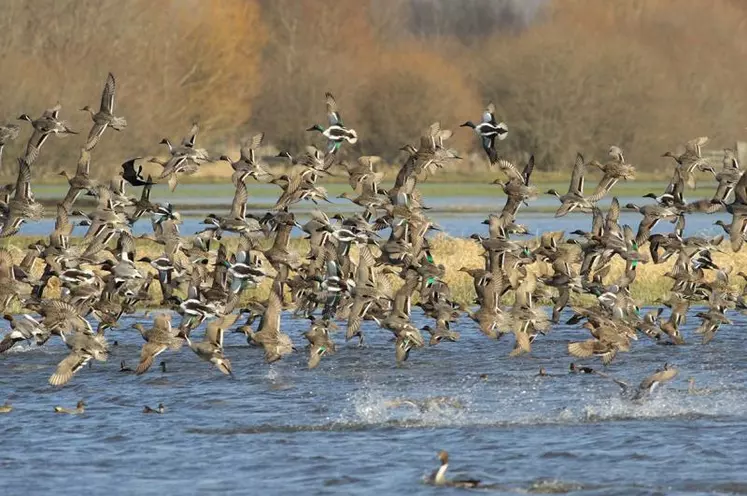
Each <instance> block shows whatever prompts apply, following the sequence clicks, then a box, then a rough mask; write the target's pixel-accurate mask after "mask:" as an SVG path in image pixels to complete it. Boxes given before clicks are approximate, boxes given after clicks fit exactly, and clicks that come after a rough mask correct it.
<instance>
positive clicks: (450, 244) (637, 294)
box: [5, 235, 747, 305]
mask: <svg viewBox="0 0 747 496" xmlns="http://www.w3.org/2000/svg"><path fill="white" fill-rule="evenodd" d="M36 239H38V238H33V237H24V236H16V237H13V238H11V239H9V240H6V242H5V246H7V247H8V249H9V250H10V251H11V253H12V254H13V256H14V259H15V260H16V261H20V260H21V258H22V257H23V254H24V251H25V249H26V247H27V246H28V245H29V244H30V243H31V242H33V241H35V240H36ZM78 241H79V239H74V240H73V241H72V243H73V244H75V243H76V242H78ZM223 242H224V243H226V244H227V247H228V249H229V252H231V251H232V250H235V248H236V242H237V239H236V238H235V237H233V238H231V237H227V238H224V240H223ZM270 244H271V240H266V241H265V242H264V243H263V248H266V247H269V245H270ZM431 247H432V250H431V251H432V253H433V256H434V258H435V261H436V263H442V264H444V266H445V267H446V276H445V280H446V282H447V283H448V284H449V286H450V287H451V289H452V292H453V295H454V298H455V299H456V300H457V301H459V302H461V303H470V302H472V301H473V299H474V297H475V294H474V288H473V285H472V280H471V278H470V277H468V276H467V275H466V274H465V273H463V272H460V271H459V269H460V268H461V267H469V268H475V267H482V266H483V257H482V253H483V249H482V247H481V246H480V245H479V244H478V243H477V242H475V241H473V240H469V239H462V238H452V237H448V236H443V235H440V236H436V237H434V238H433V239H432V243H431ZM723 249H724V251H725V253H715V254H714V261H715V262H716V263H717V264H718V265H719V266H721V267H730V266H731V267H734V268H735V272H736V271H738V270H741V267H744V266H747V250H746V249H743V250H742V251H740V252H739V253H736V254H735V253H731V251H730V248H729V247H728V246H726V245H724V246H723ZM137 250H138V252H137V255H138V258H140V257H143V256H149V257H151V258H153V257H157V256H159V255H161V254H162V253H163V248H162V247H161V246H160V245H158V244H156V243H153V242H150V241H147V240H138V241H137ZM291 250H293V251H295V252H297V253H299V254H300V255H301V257H303V256H304V255H305V254H306V253H307V251H308V243H307V242H306V241H305V240H302V239H292V240H291ZM642 250H645V251H647V250H648V245H644V246H643V248H642ZM353 256H354V257H357V252H356V250H355V249H354V250H353ZM354 259H355V258H354ZM672 264H673V262H671V261H670V262H667V263H664V264H660V265H654V264H653V263H648V264H642V265H641V266H639V268H638V271H637V278H636V281H635V283H634V284H633V285H632V287H631V290H632V295H633V297H634V298H635V299H636V300H637V301H639V302H640V303H641V304H643V305H650V304H655V303H657V302H658V301H660V300H662V299H666V298H667V297H668V295H669V291H670V290H671V287H672V280H671V279H670V278H668V277H666V276H665V274H666V273H667V272H668V271H669V270H670V269H671V268H672ZM41 269H42V267H41V263H40V262H37V264H36V265H35V270H34V275H35V276H39V275H41ZM141 269H143V270H146V271H151V272H154V271H153V269H152V268H150V266H149V265H148V264H145V263H143V264H141ZM623 269H624V264H623V263H622V261H621V260H620V259H619V258H615V261H614V263H613V266H612V270H611V272H610V276H609V279H608V281H610V282H611V281H613V280H614V279H616V278H617V277H618V276H620V275H621V274H622V272H623ZM530 270H531V271H533V272H534V273H536V274H537V275H540V276H542V275H550V274H551V268H550V266H549V265H547V264H544V263H536V264H534V265H532V266H531V267H530ZM710 276H711V277H712V276H713V274H710ZM732 284H733V285H734V287H735V289H737V288H741V287H742V286H743V282H742V280H741V278H738V277H734V278H733V280H732ZM269 285H270V280H269V279H266V280H265V281H264V282H263V283H262V284H260V286H259V287H257V288H255V289H251V290H249V291H247V295H246V297H247V298H260V299H263V298H266V296H267V294H268V291H269ZM59 289H60V286H59V281H57V279H56V278H53V279H52V280H51V281H50V284H49V286H48V288H47V292H46V293H45V295H46V296H49V297H56V296H58V295H59ZM151 296H152V301H151V302H150V303H149V305H154V304H156V303H157V302H158V301H160V298H161V294H160V289H159V288H158V285H157V284H154V285H152V287H151ZM589 301H591V300H590V299H589V297H576V299H575V300H574V301H573V303H574V304H584V303H588V302H589Z"/></svg>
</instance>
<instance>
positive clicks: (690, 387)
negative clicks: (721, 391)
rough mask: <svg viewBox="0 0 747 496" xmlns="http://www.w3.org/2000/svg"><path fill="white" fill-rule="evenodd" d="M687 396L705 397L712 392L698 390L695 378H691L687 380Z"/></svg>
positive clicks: (702, 389)
mask: <svg viewBox="0 0 747 496" xmlns="http://www.w3.org/2000/svg"><path fill="white" fill-rule="evenodd" d="M687 394H689V395H690V396H705V395H708V394H711V390H710V389H708V388H698V387H696V386H695V377H690V378H689V379H688V380H687Z"/></svg>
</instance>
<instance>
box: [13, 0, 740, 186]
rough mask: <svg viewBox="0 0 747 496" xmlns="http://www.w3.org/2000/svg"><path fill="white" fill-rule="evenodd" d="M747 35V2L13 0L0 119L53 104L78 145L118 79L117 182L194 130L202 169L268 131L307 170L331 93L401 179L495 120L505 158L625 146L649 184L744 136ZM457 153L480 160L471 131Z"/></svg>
mask: <svg viewBox="0 0 747 496" xmlns="http://www.w3.org/2000/svg"><path fill="white" fill-rule="evenodd" d="M746 28H747V5H745V3H744V2H741V1H738V0H713V1H712V2H708V3H707V4H705V3H703V2H702V1H700V0H609V1H605V2H599V1H597V0H461V1H459V2H453V1H450V0H386V1H380V0H367V1H361V2H352V1H339V0H155V1H154V0H6V1H5V2H4V4H3V16H1V17H0V59H1V61H0V67H1V68H2V77H0V119H2V120H3V121H13V120H14V119H15V118H16V117H17V116H18V115H20V114H21V113H23V112H27V113H30V114H31V115H33V116H37V115H39V114H40V113H41V111H42V110H43V109H45V108H47V107H51V106H52V105H54V104H55V103H56V102H57V101H60V102H61V103H62V104H63V113H62V116H63V117H64V118H65V119H67V120H68V121H69V122H70V125H71V127H73V128H74V129H76V130H78V131H80V132H81V133H86V132H87V130H88V127H89V126H90V120H89V117H88V115H87V114H85V113H83V112H79V111H78V109H79V108H81V107H82V106H84V105H86V104H90V105H92V106H93V105H98V99H99V95H100V91H101V88H102V86H103V83H104V80H105V77H106V73H107V72H109V71H112V72H113V73H114V74H115V75H116V77H117V85H118V87H117V102H116V104H117V113H118V115H123V116H125V117H126V118H127V120H128V122H129V124H130V126H129V127H128V128H127V129H126V130H125V131H124V132H122V133H113V134H110V135H109V138H108V139H105V140H103V142H102V144H101V145H100V147H99V148H97V150H96V151H97V153H96V156H95V157H94V159H95V164H94V168H93V170H95V171H96V173H97V174H99V175H100V176H107V175H111V174H113V173H114V172H115V171H116V168H117V167H118V165H119V163H121V161H122V160H123V159H125V158H127V157H131V156H135V155H146V154H153V153H157V152H158V151H159V147H158V145H157V143H158V141H160V139H161V138H162V137H164V136H169V137H172V138H175V139H176V138H178V137H180V136H181V135H182V134H183V133H184V132H186V131H187V130H188V128H189V125H190V123H191V122H192V120H194V119H198V120H199V121H200V123H201V124H202V129H203V132H202V134H201V136H200V141H201V143H202V144H203V145H205V146H206V147H208V149H211V147H213V148H217V149H218V150H219V151H221V152H222V151H225V150H228V149H230V148H232V147H235V146H236V144H237V143H238V141H239V140H240V138H241V137H243V136H246V135H249V134H250V133H252V132H256V131H264V132H265V133H266V137H267V141H268V142H269V143H271V144H273V145H274V146H276V147H277V148H281V149H288V150H290V151H291V152H294V151H297V150H298V149H300V148H301V147H302V146H303V145H304V144H306V143H308V142H309V141H310V140H311V136H310V135H309V134H308V133H305V132H304V129H305V128H307V127H309V125H310V124H312V123H314V122H321V121H322V119H323V118H324V92H325V91H331V92H333V93H334V94H335V96H336V98H337V101H338V103H339V104H340V108H341V112H342V115H343V117H344V119H345V122H346V124H348V125H349V126H351V127H354V128H355V129H356V130H357V131H358V132H359V135H360V136H361V137H362V139H361V140H360V142H359V144H358V145H356V149H355V150H354V152H355V153H363V154H377V155H381V156H383V157H384V158H385V159H387V160H390V161H394V160H396V159H397V158H398V157H399V155H398V149H399V148H400V147H401V146H402V145H403V144H405V143H408V142H415V141H416V140H417V138H418V135H419V132H420V130H421V129H422V128H424V127H425V126H426V125H427V124H429V123H430V122H432V121H434V120H440V121H441V122H442V123H443V124H444V125H445V126H449V127H452V128H454V127H456V126H457V125H458V124H460V123H462V122H464V121H465V120H467V119H472V120H475V119H477V118H479V115H480V111H481V109H482V108H483V106H484V105H485V104H486V103H487V102H488V101H491V100H492V101H493V102H494V103H495V104H496V106H497V108H498V114H499V116H500V118H501V119H503V120H504V121H505V122H507V123H508V125H509V129H510V134H509V138H508V139H507V140H506V141H504V142H502V143H501V147H502V149H503V151H504V152H505V155H507V156H509V157H512V158H516V159H520V158H521V156H522V154H523V153H527V152H531V153H535V155H536V156H537V158H538V163H539V166H540V167H542V168H544V169H565V168H568V167H570V164H571V163H572V160H573V157H574V155H575V152H576V151H577V150H581V151H584V152H585V153H587V154H589V155H596V156H599V155H601V154H603V153H604V152H605V150H606V148H607V147H608V146H609V145H610V144H612V143H615V144H619V145H621V146H622V147H623V148H624V149H625V150H627V152H628V153H627V155H626V157H627V158H628V159H629V160H630V161H631V162H632V163H634V164H635V165H636V166H637V167H639V168H640V169H642V170H646V169H649V170H651V169H653V168H655V167H656V166H657V165H660V164H661V162H659V161H658V160H657V158H656V157H657V156H658V155H660V154H661V153H662V152H664V151H665V150H668V149H673V148H675V147H676V146H677V144H678V143H680V142H681V141H683V140H685V139H688V138H692V137H694V136H700V135H708V136H710V137H711V138H712V141H713V143H714V146H727V145H730V144H731V143H733V142H734V140H736V139H739V138H742V137H744V136H745V134H746V133H747V131H745V125H747V108H746V107H747V85H745V84H744V80H745V75H746V74H745V73H746V72H747V68H745V67H746V66H745V64H744V60H745V55H746V54H747V53H746V52H747V37H745V36H743V35H741V33H744V32H747V31H746ZM29 132H30V131H29V129H25V132H24V134H23V135H22V136H21V138H20V139H19V143H16V144H15V145H14V146H13V147H10V148H9V149H7V150H6V153H8V154H9V156H12V155H13V154H15V153H17V152H18V150H20V148H21V146H22V143H21V141H23V140H24V139H25V138H26V137H27V135H28V133H29ZM456 145H457V147H458V148H460V150H463V151H464V152H465V153H466V152H468V151H470V150H474V148H475V147H476V146H477V142H476V140H474V138H473V136H472V135H471V134H470V133H469V132H468V130H466V129H463V130H462V132H458V133H457V139H456ZM79 146H80V139H76V138H67V139H65V140H56V139H55V140H54V141H53V142H52V143H50V144H49V145H48V150H49V151H48V152H47V153H43V154H42V156H41V158H40V160H39V162H38V163H37V164H35V168H36V170H37V171H38V173H39V174H51V173H56V172H58V171H59V170H60V168H62V167H72V166H73V164H74V163H75V160H76V158H77V149H78V148H79ZM218 154H219V153H218ZM216 155H217V154H216ZM5 163H6V164H12V163H13V162H12V160H7V161H6V162H5ZM7 172H8V171H2V174H3V175H6V174H7Z"/></svg>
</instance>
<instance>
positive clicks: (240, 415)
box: [0, 310, 747, 495]
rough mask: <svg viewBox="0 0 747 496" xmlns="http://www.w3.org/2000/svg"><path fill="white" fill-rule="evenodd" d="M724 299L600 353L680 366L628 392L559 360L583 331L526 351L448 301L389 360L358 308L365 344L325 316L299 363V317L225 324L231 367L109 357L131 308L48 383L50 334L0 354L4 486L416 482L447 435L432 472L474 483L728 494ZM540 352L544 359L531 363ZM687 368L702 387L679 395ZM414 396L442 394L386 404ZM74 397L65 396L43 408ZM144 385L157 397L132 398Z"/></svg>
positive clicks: (400, 487)
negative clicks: (444, 466) (105, 346)
mask: <svg viewBox="0 0 747 496" xmlns="http://www.w3.org/2000/svg"><path fill="white" fill-rule="evenodd" d="M694 311H697V310H694ZM730 316H731V318H733V319H734V321H735V325H734V326H730V327H725V328H723V329H722V330H721V331H720V332H719V333H718V335H717V337H716V339H715V340H714V341H713V342H712V343H710V344H709V345H707V346H702V345H700V344H699V342H698V339H697V337H696V336H693V333H692V330H693V329H694V327H695V326H696V325H697V319H695V318H692V319H690V322H689V323H688V325H687V326H686V327H685V331H684V334H685V337H686V338H687V339H688V344H687V345H685V346H681V347H674V346H659V345H656V344H654V343H652V342H651V341H649V340H646V339H645V338H641V340H639V341H637V342H636V343H634V346H633V349H632V352H631V353H625V354H621V355H619V356H618V358H617V359H616V360H615V361H614V362H613V364H612V365H611V366H610V367H609V368H608V372H609V373H610V374H613V375H615V376H616V377H619V378H621V379H624V380H627V381H629V382H631V383H633V384H637V383H638V381H640V380H641V379H642V378H643V377H644V376H645V375H647V374H648V373H650V372H652V371H653V370H654V369H655V368H656V367H658V366H661V365H662V364H663V363H664V362H665V361H669V362H671V363H674V364H675V365H676V366H677V367H678V368H679V369H680V375H679V376H678V377H677V378H676V379H675V381H673V382H672V383H670V384H669V385H667V386H666V387H665V388H664V389H662V390H660V391H658V392H657V394H656V395H655V396H654V397H652V398H651V399H650V400H649V401H647V402H645V403H643V404H641V405H636V404H632V403H629V402H628V401H626V400H623V399H621V398H620V396H619V388H618V386H616V385H615V384H614V383H611V382H609V381H606V380H604V379H602V378H600V377H597V376H588V375H569V374H567V370H568V364H569V362H570V358H569V356H568V354H567V352H566V346H567V343H568V342H569V341H570V340H576V339H584V338H586V337H587V334H586V333H585V331H582V330H580V329H578V328H570V327H567V326H558V327H556V328H554V329H553V330H552V332H551V333H550V335H548V336H540V337H539V338H538V339H537V341H536V342H535V343H534V347H533V351H532V354H531V355H530V356H526V357H520V358H508V356H507V355H508V352H509V351H510V349H511V347H512V338H511V337H510V336H507V337H504V338H503V340H501V341H498V342H494V341H490V340H488V339H487V338H485V337H484V336H482V335H481V334H479V332H478V331H477V329H476V327H475V326H474V325H473V324H472V323H471V322H470V321H468V320H466V319H463V320H462V321H460V322H459V323H458V325H456V326H455V328H456V329H458V330H459V331H461V332H462V339H461V341H460V342H458V343H443V344H440V345H438V346H436V347H427V348H425V349H422V350H415V351H413V352H412V353H411V355H410V360H409V361H408V362H407V363H406V364H405V365H404V366H402V367H397V366H395V363H394V350H393V345H392V343H391V342H389V337H390V334H389V333H388V331H382V330H379V329H377V328H375V325H374V324H372V323H370V322H366V323H365V324H364V330H365V331H366V336H367V340H368V344H367V346H366V347H365V348H363V349H359V348H357V347H355V346H354V345H353V344H352V343H350V344H345V343H344V341H343V337H342V334H341V333H338V334H337V335H336V340H337V342H338V352H337V354H336V355H334V356H328V357H325V358H324V359H323V360H322V363H321V365H320V366H319V367H318V368H317V369H316V370H312V371H309V370H307V369H306V366H305V359H306V357H305V353H304V352H303V345H304V343H305V341H304V340H303V338H302V337H301V332H302V331H303V330H305V328H306V326H307V325H308V324H307V322H306V321H303V320H300V319H296V320H294V319H291V318H290V317H289V316H288V315H284V317H283V329H284V330H285V331H286V332H288V333H289V334H290V335H291V336H292V337H293V339H294V341H295V343H296V345H297V346H298V348H299V352H298V353H295V354H293V355H291V356H289V357H286V358H285V359H284V360H283V361H281V362H279V363H276V364H273V365H267V364H265V363H264V362H263V359H262V353H261V351H260V350H258V349H254V348H251V347H249V346H248V345H246V343H245V341H244V338H243V336H242V335H240V334H236V333H229V334H227V335H226V339H225V341H226V343H225V344H226V355H227V356H228V357H230V359H231V360H232V362H233V367H234V371H235V373H236V379H235V380H232V379H230V378H229V377H226V376H223V375H222V374H220V373H219V372H218V371H217V370H215V369H214V368H212V367H211V366H210V365H209V364H208V363H206V362H202V361H200V360H199V359H198V358H197V357H196V356H195V355H194V354H193V353H191V352H190V351H189V350H187V349H186V348H185V349H183V350H182V351H181V352H165V353H164V354H163V355H161V356H160V357H158V358H159V359H161V358H162V359H164V360H166V361H167V364H168V371H167V373H166V374H162V373H161V371H160V370H159V368H158V367H157V366H155V365H154V367H153V368H152V369H151V370H150V371H149V372H148V373H147V374H145V375H143V376H140V377H137V376H134V375H131V374H128V373H121V372H119V363H120V361H121V360H126V361H127V365H128V366H130V367H133V368H134V366H135V365H136V364H137V361H138V357H139V353H140V345H141V344H142V341H141V338H140V337H139V335H138V333H137V332H136V331H134V330H132V328H131V325H132V323H133V322H135V321H138V320H139V321H143V322H146V321H148V320H149V318H147V317H144V316H142V315H139V316H136V317H135V318H129V319H123V321H122V325H121V327H120V329H118V330H114V331H112V332H111V333H110V335H109V341H110V343H111V342H113V341H114V340H117V341H118V343H119V345H118V346H116V347H112V352H111V355H110V358H109V360H108V361H107V362H106V363H98V362H97V363H94V365H93V368H91V369H88V368H85V369H83V370H81V371H80V372H79V373H78V374H77V375H76V376H75V377H74V378H73V380H72V382H71V383H69V384H68V385H67V386H65V387H64V388H61V389H55V388H52V387H51V386H48V385H47V379H48V377H49V375H50V374H51V373H52V372H53V370H54V368H55V365H56V363H57V362H58V361H59V360H61V359H62V358H63V357H64V356H65V354H66V352H67V351H66V348H65V347H64V346H63V345H62V344H61V343H60V342H59V341H58V340H53V342H51V343H49V344H47V345H46V346H44V347H41V348H38V347H35V346H29V345H24V346H23V347H22V348H21V349H17V348H16V349H13V350H11V351H10V352H8V353H6V354H4V355H0V371H1V372H0V402H2V401H3V400H5V399H6V398H7V399H8V400H9V401H10V402H11V403H12V404H13V405H14V406H15V410H14V411H13V412H12V413H10V414H7V415H3V416H1V417H0V418H1V419H2V423H0V467H2V469H1V470H2V476H3V493H4V494H20V493H31V494H37V493H50V492H63V493H66V494H73V493H81V492H85V493H89V494H102V493H107V494H174V493H179V494H205V493H221V494H263V495H268V494H325V495H327V494H339V495H351V494H377V495H381V494H405V493H407V494H413V495H416V494H424V495H425V494H434V488H432V487H429V486H426V485H424V484H423V480H422V479H423V477H424V476H425V475H427V474H429V473H430V472H431V471H432V470H433V469H435V468H436V466H437V460H436V452H437V451H438V450H440V449H446V450H448V451H449V452H450V455H451V463H450V469H449V473H450V475H451V476H457V475H467V476H471V477H477V478H480V479H482V480H483V481H485V482H487V483H489V484H492V485H493V486H492V487H491V488H490V489H488V490H486V492H490V493H491V494H527V493H548V492H552V493H564V494H584V495H587V494H595V495H596V494H610V495H613V494H614V495H618V494H619V495H629V494H652V495H653V494H747V473H745V471H744V466H745V464H747V445H745V443H744V440H745V439H747V413H745V412H746V410H747V408H746V407H747V395H745V393H746V391H745V387H744V384H745V379H747V377H746V376H747V368H746V367H745V366H744V364H745V363H747V350H746V349H745V347H744V346H742V345H741V343H742V341H741V338H742V332H743V331H742V329H743V327H744V325H745V318H744V317H742V316H740V315H732V314H730ZM414 318H415V320H416V322H417V323H418V324H419V325H420V324H423V323H424V321H423V320H422V318H421V316H420V314H416V315H415V316H414ZM200 333H201V331H200V330H198V331H196V334H197V335H199V334H200ZM586 363H587V364H589V365H592V366H594V367H601V365H599V363H598V362H596V361H588V362H586ZM539 367H545V368H546V369H547V371H548V372H549V373H551V374H553V375H554V376H553V377H545V378H542V377H537V376H536V373H537V370H538V369H539ZM481 374H487V379H481V378H480V375H481ZM688 377H695V378H696V381H697V386H698V387H700V388H707V389H708V390H709V391H708V394H706V395H698V396H692V395H688V394H687V379H688ZM433 396H448V397H451V398H454V399H455V400H457V401H458V403H459V404H458V405H457V406H453V407H449V406H444V407H442V408H440V409H431V410H426V411H420V410H418V409H414V408H409V407H400V408H390V407H388V406H387V405H388V403H387V402H389V401H391V400H393V399H396V398H409V399H424V398H427V397H433ZM80 398H84V399H85V400H86V401H87V403H88V405H89V406H88V409H87V410H86V413H85V414H84V415H81V416H66V415H55V414H54V413H52V408H53V406H55V405H64V406H70V407H71V406H73V405H74V404H75V403H76V401H77V400H78V399H80ZM159 402H163V403H164V404H165V405H166V407H167V413H166V414H164V415H144V414H142V413H141V410H142V407H143V405H145V404H147V405H150V406H155V405H157V404H158V403H159ZM61 488H62V491H60V489H61ZM461 492H462V490H458V489H451V488H445V489H443V490H441V491H439V494H457V493H461Z"/></svg>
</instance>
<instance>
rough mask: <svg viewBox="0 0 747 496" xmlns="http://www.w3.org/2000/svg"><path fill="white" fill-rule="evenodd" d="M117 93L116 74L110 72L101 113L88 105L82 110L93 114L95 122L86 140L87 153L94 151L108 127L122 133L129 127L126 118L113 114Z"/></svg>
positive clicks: (100, 109)
mask: <svg viewBox="0 0 747 496" xmlns="http://www.w3.org/2000/svg"><path fill="white" fill-rule="evenodd" d="M116 91H117V82H116V80H115V79H114V74H112V73H111V72H110V73H109V74H108V75H107V77H106V83H105V84H104V91H103V92H102V93H101V105H100V106H99V111H98V112H94V111H93V109H91V107H89V106H88V105H86V106H85V107H83V108H82V109H80V110H81V111H83V112H88V113H89V114H91V119H92V120H93V127H91V131H90V132H89V133H88V139H87V140H86V145H85V150H86V151H91V150H93V148H94V147H95V146H96V144H97V143H98V142H99V140H100V139H101V136H102V135H103V134H104V131H106V128H107V127H111V128H112V129H114V130H115V131H122V130H124V128H126V127H127V120H126V119H125V118H124V117H116V116H115V115H114V113H113V112H114V94H115V92H116Z"/></svg>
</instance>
